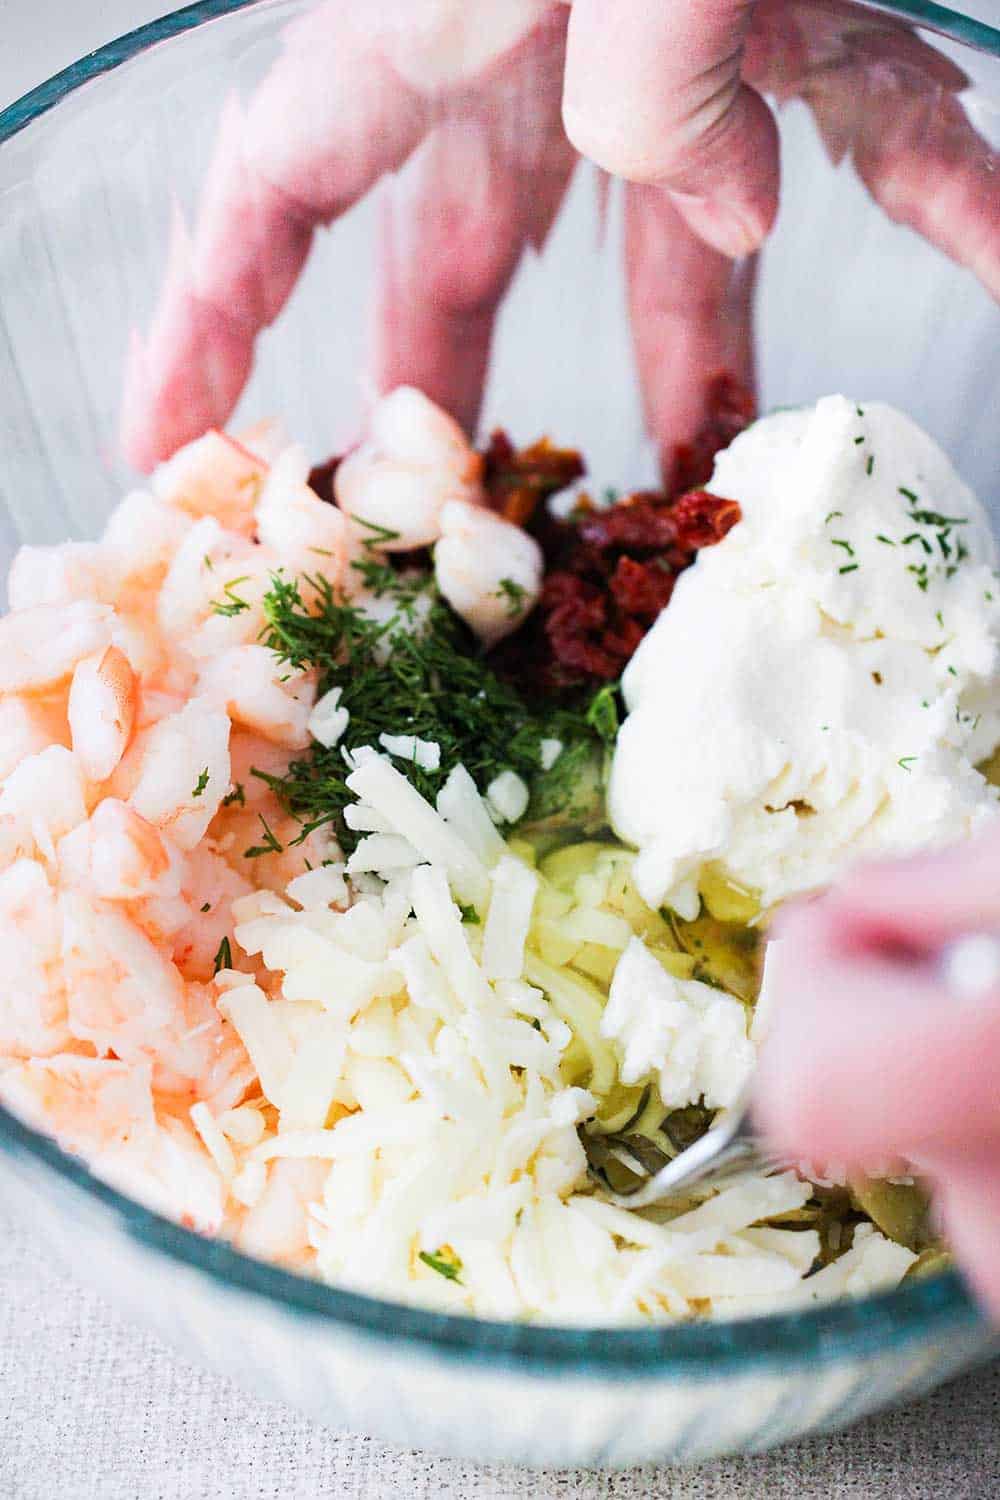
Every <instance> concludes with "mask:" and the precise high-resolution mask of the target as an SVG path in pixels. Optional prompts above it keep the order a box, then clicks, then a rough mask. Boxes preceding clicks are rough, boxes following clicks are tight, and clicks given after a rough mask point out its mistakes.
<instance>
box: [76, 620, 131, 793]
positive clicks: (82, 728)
mask: <svg viewBox="0 0 1000 1500" xmlns="http://www.w3.org/2000/svg"><path fill="white" fill-rule="evenodd" d="M136 696H137V694H136V680H135V673H134V672H133V671H132V668H131V667H130V666H129V663H128V659H127V657H126V656H125V655H124V653H123V652H121V651H119V649H118V647H117V646H106V647H105V649H104V650H103V651H102V652H100V653H99V655H97V656H88V657H85V658H84V660H83V661H81V662H79V663H78V665H77V668H76V671H75V672H74V673H73V681H72V683H71V685H70V690H69V705H68V710H67V711H68V714H69V727H70V733H71V735H72V742H73V751H74V754H75V755H76V758H77V760H78V761H79V763H80V766H81V769H82V770H83V774H84V775H85V776H86V778H87V780H88V781H95V782H99V781H107V779H108V777H109V776H110V775H111V773H112V771H113V770H114V769H115V766H117V764H118V762H119V761H120V760H121V758H122V756H123V755H124V753H125V747H126V746H127V745H128V742H129V739H130V737H131V734H132V726H133V724H134V723H135V705H136Z"/></svg>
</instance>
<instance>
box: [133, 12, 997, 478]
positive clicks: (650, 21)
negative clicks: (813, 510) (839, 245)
mask: <svg viewBox="0 0 1000 1500" xmlns="http://www.w3.org/2000/svg"><path fill="white" fill-rule="evenodd" d="M965 84H966V79H965V78H964V75H963V74H962V73H961V72H960V70H959V69H958V68H956V67H955V66H954V65H953V64H952V63H950V62H949V61H947V59H945V58H944V57H943V56H941V55H940V54H939V53H937V52H936V51H935V50H934V49H932V48H931V47H929V46H927V45H926V43H924V42H923V41H922V40H921V39H920V38H918V37H917V36H916V35H915V34H914V33H913V32H912V31H911V30H909V29H908V28H907V27H906V26H904V25H902V24H900V23H899V22H897V21H895V20H893V19H891V18H889V17H884V16H879V15H876V14H873V13H872V12H870V11H865V10H863V9H861V8H859V7H858V6H856V5H853V4H850V3H846V0H669V3H668V0H614V3H611V0H575V3H574V4H573V6H572V9H571V10H570V9H568V8H567V6H566V5H564V4H561V3H554V0H379V3H378V5H376V6H358V5H356V4H352V3H349V0H324V3H322V4H319V5H317V6H316V7H315V9H313V10H312V11H310V12H309V13H308V14H306V15H305V16H304V17H303V18H302V19H301V20H300V21H298V22H297V23H296V24H295V25H294V26H292V27H290V28H289V30H288V32H287V34H286V37H285V41H284V50H283V53H282V56H281V57H280V58H279V60H278V62H277V63H276V64H275V66H274V67H273V68H272V70H271V72H270V73H269V74H268V75H267V76H266V77H265V78H264V80H263V81H262V83H261V84H260V85H259V87H258V88H257V90H256V92H255V93H254V94H253V96H252V97H251V98H250V99H249V101H248V102H247V104H246V105H245V106H244V105H243V104H241V103H240V101H239V100H238V99H237V97H236V96H235V95H233V96H231V97H230V99H229V100H228V101H227V103H226V107H225V110H224V114H223V121H222V126H221V130H220V133H219V138H218V141H217V144H216V149H215V154H214V160H213V163H212V167H211V169H210V172H209V174H208V178H207V181H206V183H205V186H204V191H203V194H202V201H201V207H200V211H199V215H198V219H197V223H196V226H195V229H194V233H193V236H191V237H189V235H188V233H187V230H186V229H185V226H184V224H183V222H182V220H181V219H180V216H179V215H178V216H177V219H176V222H175V226H174V233H173V239H172V246H171V252H170V259H169V272H168V275H167V278H166V282H165V286H164V289H163V294H162V298H161V302H160V306H159V310H158V312H157V314H156V317H155V319H154V322H153V326H152V328H151V330H150V332H149V335H148V337H147V339H146V340H145V341H143V340H141V339H140V338H139V336H138V335H136V336H135V340H134V346H133V350H132V356H131V360H130V368H129V372H128V379H127V382H126V398H125V405H124V411H123V440H124V445H125V448H126V452H127V454H128V456H129V457H130V458H131V459H132V461H133V462H135V463H136V464H137V465H138V466H139V467H142V468H149V467H151V466H152V465H153V464H154V463H156V462H157V461H158V460H160V459H162V458H164V457H166V456H168V455H169V454H170V453H172V452H173V451H174V450H175V449H176V448H178V447H179V446H180V445H181V444H182V443H184V442H186V441H188V440H190V439H192V438H194V437H196V436H197V435H198V434H199V433H201V432H202V431H204V430H205V428H207V427H209V426H213V425H222V424H223V423H224V422H225V421H226V420H227V418H228V417H229V415H230V412H231V411H232V409H233V407H234V405H235V403H236V401H237V399H238V397H239V395H240V392H241V391H242V389H243V386H244V384H245V382H246V380H247V378H248V376H249V373H250V368H251V363H252V357H253V350H254V344H255V340H256V338H257V335H258V334H259V333H260V332H261V330H262V329H264V328H265V327H267V326H268V325H269V324H271V323H272V322H273V321H274V320H275V319H276V318H277V317H278V315H279V314H280V312H281V310H282V308H283V307H284V305H285V302H286V301H287V299H288V296H289V294H290V293H291V291H292V289H293V287H294V285H295V282H296V280H297V278H298V276H299V274H300V272H301V270H302V267H303V265H304V264H305V261H306V258H307V256H308V254H309V248H310V245H311V242H312V237H313V234H314V232H315V231H316V229H317V228H318V227H319V226H321V225H326V224H331V223H333V222H334V221H335V220H336V219H337V218H338V217H339V216H340V215H341V214H343V213H344V212H345V211H346V210H347V209H349V208H350V207H351V206H352V205H353V204H354V203H356V202H357V201H358V200H359V199H361V198H362V197H364V196H365V195H366V194H367V193H368V192H369V191H370V190H371V189H372V188H374V186H375V185H376V183H377V182H378V181H379V180H380V178H381V177H382V176H383V175H384V174H386V173H392V172H395V171H396V170H397V169H398V168H400V167H401V166H402V165H403V163H404V162H406V161H407V160H408V159H410V158H413V160H412V161H411V162H410V166H411V171H410V172H408V174H407V179H406V191H407V196H406V201H405V202H401V201H399V198H398V196H397V198H396V200H395V201H393V202H391V203H390V204H388V206H387V209H386V216H385V224H384V237H383V249H382V263H381V266H380V273H379V274H380V289H379V299H378V317H377V332H376V339H375V350H374V370H373V372H372V373H373V375H374V380H375V383H376V385H377V387H378V388H379V389H383V390H384V389H388V388H390V387H391V386H393V385H395V384H398V383H400V382H401V381H407V382H411V383H413V384H415V385H418V386H421V387H422V388H423V389H424V390H425V391H426V392H427V393H428V394H429V395H431V396H432V397H434V399H435V400H437V401H439V402H440V403H441V404H442V405H444V406H446V407H447V408H449V409H450V410H451V411H452V412H453V413H454V414H455V415H456V416H457V417H458V418H459V419H460V420H461V421H462V422H463V423H464V424H465V425H466V426H467V427H470V428H471V427H473V426H474V424H475V420H476V416H477V413H478V410H479V403H480V398H481V394H482V388H483V384H484V381H485V376H486V370H487V365H488V360H489V351H490V341H491V336H492V331H493V323H494V319H495V315H496V312H497V309H498V307H499V305H500V302H501V300H502V298H503V296H504V294H505V292H506V289H507V287H508V286H509V284H510V281H511V278H512V276H513V274H514V271H515V270H516V268H517V265H518V263H519V260H520V258H521V256H522V254H523V253H524V251H525V249H526V247H528V246H535V247H540V246H541V245H542V244H543V243H544V241H545V238H546V235H547V233H548V231H549V229H550V227H551V225H552V223H553V221H554V219H555V217H556V215H557V213H558V211H559V207H560V205H561V203H562V200H563V197H564V194H565V192H566V188H567V185H568V183H569V180H570V177H571V175H572V173H573V170H574V167H575V164H576V160H577V158H576V154H575V151H574V149H573V148H574V146H575V147H576V148H577V149H578V150H580V151H582V152H584V153H586V154H587V155H589V156H591V157H592V158H593V159H594V160H595V161H597V162H598V163H599V164H600V165H601V166H603V167H604V168H605V169H607V170H608V171H609V172H613V173H615V174H617V175H620V176H623V177H625V178H626V179H628V182H629V186H628V187H627V189H626V199H625V224H626V251H625V254H626V275H627V279H628V293H629V308H630V313H631V319H632V327H633V334H634V340H635V346H636V355H637V363H638V368H639V375H640V380H641V384H642V389H643V393H644V400H645V405H646V416H647V422H648V426H649V429H650V431H651V433H653V435H654V436H655V437H656V438H657V439H658V441H659V443H660V447H661V453H662V458H663V468H664V480H665V483H666V484H667V485H668V486H669V485H671V484H672V483H673V482H674V481H676V482H678V483H682V482H684V480H685V478H687V480H688V482H689V483H694V482H696V479H695V478H692V477H691V476H690V474H689V473H688V469H689V468H690V466H691V462H692V455H691V453H690V451H689V452H688V454H687V459H686V460H685V458H684V453H683V445H691V444H692V443H694V444H695V453H694V463H695V464H697V463H698V462H699V461H701V460H702V459H703V457H704V454H705V453H708V450H709V449H711V448H713V445H714V447H717V446H719V445H720V443H725V442H726V441H728V440H729V438H730V437H731V436H732V435H733V431H734V430H735V427H734V426H733V425H732V423H733V419H734V418H735V423H736V425H738V423H739V412H738V410H737V411H736V412H732V411H728V410H725V409H723V410H721V411H720V410H719V404H720V384H719V380H718V377H719V376H720V374H726V375H729V376H731V377H733V379H734V381H735V382H737V383H738V384H742V385H743V386H746V387H751V386H752V384H753V355H752V342H751V297H752V290H753V265H754V262H753V252H755V251H756V250H757V249H758V247H759V246H760V245H761V243H762V241H763V240H764V238H765V237H766V235H767V233H768V231H769V229H770V227H771V224H772V222H773V220H774V216H775V212H776V209H777V204H778V191H779V167H778V138H777V130H776V126H775V122H774V119H773V117H772V115H771V112H770V110H769V109H768V107H767V105H765V103H764V101H763V99H762V97H761V91H766V92H768V93H770V94H771V95H772V96H773V97H774V98H775V100H776V101H777V102H778V103H779V104H780V103H784V102H786V101H787V100H790V99H795V98H798V99H801V100H802V101H804V102H805V104H806V105H807V106H808V107H809V109H810V111H811V112H812V115H813V118H814V120H815V122H816V125H817V127H818V130H819V133H820V135H821V137H822V140H823V142H824V144H825V146H826V148H827V151H828V153H829V154H830V156H831V157H832V158H833V159H834V160H835V161H839V160H840V159H841V158H842V157H843V156H845V155H847V154H850V155H852V157H853V160H854V164H855V167H856V169H857V171H858V172H859V174H860V176H861V177H862V179H863V180H864V182H865V184H866V186H867V187H868V189H869V191H870V192H871V194H872V196H873V197H874V198H875V199H876V200H877V201H878V202H879V203H880V204H881V206H882V207H883V208H884V209H885V211H886V212H887V213H888V214H889V215H890V216H891V217H892V218H894V219H896V220H898V221H899V222H900V223H903V224H906V225H909V226H910V227H912V228H914V229H916V230H917V231H918V232H920V233H921V234H923V235H924V236H926V237H927V238H928V239H929V240H931V241H933V242H934V243H935V244H937V245H938V246H939V247H940V248H941V249H942V250H943V251H944V252H945V253H946V254H948V255H950V256H951V257H952V258H953V259H955V260H956V261H959V262H960V263H962V264H964V265H968V266H970V267H971V268H972V269H973V270H974V271H975V272H976V273H977V275H978V276H979V277H980V278H981V280H982V281H983V282H984V284H985V285H986V286H987V287H988V288H989V289H990V290H991V291H992V292H993V293H994V294H995V295H997V296H1000V173H997V171H996V158H995V156H991V154H990V151H989V148H988V147H987V145H986V143H985V142H984V141H983V140H982V139H981V138H980V137H979V136H978V135H977V134H976V132H975V130H974V129H973V127H972V125H971V123H970V121H969V120H968V118H967V116H966V114H965V112H964V110H963V107H962V105H961V103H960V101H959V99H958V97H957V96H958V94H959V92H960V91H961V90H962V88H964V87H965ZM736 257H745V258H746V259H744V260H743V261H742V263H740V264H736V265H734V263H733V258H736ZM335 296H336V289H335V288H333V289H331V304H332V305H331V313H330V318H331V326H332V325H333V324H334V323H335V320H336V308H335ZM732 395H733V393H732V391H731V390H730V391H729V392H728V393H727V392H726V391H725V389H724V388H723V389H722V397H723V400H722V406H723V408H725V406H726V400H727V399H732ZM736 405H737V407H738V405H739V401H738V399H737V400H736ZM699 444H700V446H699ZM709 456H710V454H709ZM685 463H686V464H687V468H686V467H685Z"/></svg>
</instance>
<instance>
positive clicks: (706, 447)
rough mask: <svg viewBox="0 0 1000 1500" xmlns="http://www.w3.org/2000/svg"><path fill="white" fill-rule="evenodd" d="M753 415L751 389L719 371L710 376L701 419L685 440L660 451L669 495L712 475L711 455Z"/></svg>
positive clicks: (700, 483) (677, 493)
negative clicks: (662, 451) (688, 440)
mask: <svg viewBox="0 0 1000 1500" xmlns="http://www.w3.org/2000/svg"><path fill="white" fill-rule="evenodd" d="M756 415H757V403H756V401H755V400H754V396H753V392H752V391H749V390H748V389H747V387H746V386H745V385H743V383H742V382H741V381H739V380H737V379H736V377H735V375H729V374H727V373H725V372H721V373H720V374H718V375H715V376H713V377H712V379H711V380H710V381H709V384H708V390H707V392H706V395H705V419H704V421H703V422H702V425H701V427H700V428H699V429H698V431H697V432H696V433H695V435H694V437H693V438H692V439H691V441H690V442H689V443H677V444H676V445H675V446H674V447H673V448H672V449H668V450H667V451H666V452H665V453H664V463H663V468H664V474H665V475H668V476H669V483H670V495H671V498H676V497H677V496H678V495H683V494H684V493H685V492H686V491H687V490H693V489H696V488H697V487H698V486H699V485H702V484H707V483H708V481H709V480H710V479H711V477H712V468H713V465H714V463H715V455H716V454H717V453H721V451H722V449H723V448H728V447H729V444H730V443H731V442H732V441H733V438H734V437H738V436H739V434H740V433H741V432H742V431H743V429H744V428H745V427H749V425H750V423H751V422H752V421H753V419H754V417H755V416H756Z"/></svg>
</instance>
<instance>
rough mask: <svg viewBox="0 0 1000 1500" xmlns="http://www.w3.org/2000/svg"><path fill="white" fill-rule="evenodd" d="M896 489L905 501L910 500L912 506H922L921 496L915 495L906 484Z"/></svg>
mask: <svg viewBox="0 0 1000 1500" xmlns="http://www.w3.org/2000/svg"><path fill="white" fill-rule="evenodd" d="M896 489H897V491H898V493H899V494H900V495H902V496H903V497H904V499H906V500H909V502H910V504H911V505H919V504H920V496H919V495H915V494H914V493H913V491H912V490H908V489H907V488H906V486H905V485H904V484H900V485H897V486H896Z"/></svg>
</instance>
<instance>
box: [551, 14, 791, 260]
mask: <svg viewBox="0 0 1000 1500" xmlns="http://www.w3.org/2000/svg"><path fill="white" fill-rule="evenodd" d="M753 9H754V0H574V3H573V7H572V10H571V12H570V22H569V35H568V45H567V57H566V80H565V88H564V94H563V120H564V123H565V127H566V132H567V134H568V135H569V138H570V140H571V141H572V142H573V144H574V146H575V147H576V148H577V150H578V151H580V152H582V153H583V154H584V155H586V156H589V157H591V158H592V159H593V160H594V161H596V162H597V163H598V165H599V166H601V167H604V168H605V170H606V171H608V172H612V173H614V174H615V175H616V176H621V177H627V178H629V179H630V180H631V181H634V182H648V183H660V184H662V185H663V186H664V187H665V188H666V189H667V190H668V191H669V192H670V193H671V196H672V197H673V199H674V201H675V203H676V205H677V207H678V209H679V210H680V212H681V213H682V214H683V216H684V218H685V219H686V220H687V221H688V223H689V224H690V225H691V227H692V229H694V231H695V232H696V234H698V235H699V236H700V237H701V238H702V239H703V240H705V241H706V242H707V243H708V244H710V245H712V246H713V247H714V248H715V249H717V250H721V251H722V252H723V253H724V254H726V255H731V256H738V255H747V254H749V253H750V252H751V251H753V250H756V249H758V248H759V246H760V244H761V242H762V241H763V240H764V238H765V237H766V235H767V233H768V230H769V229H770V227H771V225H772V223H773V222H774V217H775V214H776V212H777V207H778V132H777V126H776V125H775V122H774V118H773V116H772V114H771V112H770V110H769V109H768V107H767V105H766V104H765V103H764V101H763V99H762V98H761V97H760V95H759V94H758V93H756V92H755V91H754V90H753V89H752V88H750V87H749V86H748V85H747V84H745V83H743V82H742V81H741V78H740V67H741V63H742V60H743V44H744V41H745V39H746V34H747V31H748V30H749V27H750V22H751V19H752V16H753Z"/></svg>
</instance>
